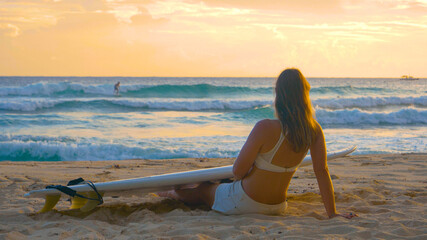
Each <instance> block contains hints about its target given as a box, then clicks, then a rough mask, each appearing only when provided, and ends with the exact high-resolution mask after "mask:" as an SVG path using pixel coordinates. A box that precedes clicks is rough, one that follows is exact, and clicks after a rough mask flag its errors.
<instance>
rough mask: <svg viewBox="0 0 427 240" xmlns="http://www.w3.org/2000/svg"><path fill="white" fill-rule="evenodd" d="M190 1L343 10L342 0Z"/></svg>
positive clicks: (316, 11) (312, 10) (293, 8)
mask: <svg viewBox="0 0 427 240" xmlns="http://www.w3.org/2000/svg"><path fill="white" fill-rule="evenodd" d="M188 2H193V3H197V2H203V3H205V4H207V5H210V6H217V7H234V8H247V9H263V10H276V11H290V12H292V11H297V12H307V13H315V14H316V13H317V14H324V13H334V12H341V10H342V8H341V1H340V0H188Z"/></svg>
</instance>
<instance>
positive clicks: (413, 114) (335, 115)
mask: <svg viewBox="0 0 427 240" xmlns="http://www.w3.org/2000/svg"><path fill="white" fill-rule="evenodd" d="M316 116H317V118H318V120H319V122H321V124H329V125H345V126H360V125H381V124H384V125H387V124H393V125H408V124H409V125H411V124H427V110H417V109H412V108H405V109H401V110H398V111H395V112H390V113H378V112H376V113H369V112H365V111H361V110H358V109H353V110H336V111H331V110H324V109H319V110H317V111H316Z"/></svg>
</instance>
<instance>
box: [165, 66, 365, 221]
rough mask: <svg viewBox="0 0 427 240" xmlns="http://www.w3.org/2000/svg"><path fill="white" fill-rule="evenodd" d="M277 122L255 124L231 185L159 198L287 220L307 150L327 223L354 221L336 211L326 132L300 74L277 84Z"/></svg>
mask: <svg viewBox="0 0 427 240" xmlns="http://www.w3.org/2000/svg"><path fill="white" fill-rule="evenodd" d="M275 91H276V99H275V102H274V106H275V110H276V117H277V119H264V120H261V121H259V122H258V123H257V124H255V126H254V128H253V129H252V132H251V133H250V134H249V136H248V138H247V140H246V142H245V144H244V145H243V147H242V149H241V150H240V153H239V156H238V157H237V159H236V160H235V162H234V165H233V174H234V179H235V181H234V182H232V183H222V184H217V183H210V182H205V183H202V184H200V185H199V186H198V187H197V188H193V189H179V190H173V191H168V192H161V193H159V195H160V196H163V197H170V198H174V199H178V200H181V201H184V202H186V203H188V204H206V205H208V206H210V207H211V208H212V209H213V210H215V211H218V212H221V213H224V214H246V213H262V214H270V215H283V214H284V212H285V209H286V206H287V202H286V192H287V190H288V187H289V184H290V181H291V179H292V176H293V175H294V173H295V171H296V170H297V168H298V166H299V165H300V163H301V162H302V160H303V159H304V157H305V155H306V154H307V152H308V150H310V154H311V157H312V162H313V169H314V173H315V174H316V178H317V182H318V184H319V189H320V193H321V195H322V200H323V203H324V206H325V209H326V213H327V215H328V217H329V218H333V217H336V216H341V217H345V218H352V217H355V216H357V215H356V214H352V213H346V214H340V213H338V212H337V210H336V207H335V196H334V188H333V185H332V181H331V177H330V174H329V170H328V165H327V159H326V144H325V137H324V134H323V130H322V128H321V126H320V124H319V123H318V122H317V121H316V120H315V119H314V109H313V107H312V105H311V101H310V97H309V91H310V84H309V83H308V81H307V80H306V79H305V77H304V76H303V75H302V73H301V72H300V71H299V70H298V69H293V68H292V69H286V70H284V71H283V72H282V73H281V74H280V75H279V77H278V78H277V81H276V86H275Z"/></svg>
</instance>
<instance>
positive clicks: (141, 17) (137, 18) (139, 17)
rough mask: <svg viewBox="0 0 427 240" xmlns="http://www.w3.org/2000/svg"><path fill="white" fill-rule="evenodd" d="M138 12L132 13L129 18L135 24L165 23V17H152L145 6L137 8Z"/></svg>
mask: <svg viewBox="0 0 427 240" xmlns="http://www.w3.org/2000/svg"><path fill="white" fill-rule="evenodd" d="M139 12H140V13H139V14H136V15H133V16H132V17H131V18H130V20H131V22H132V24H135V25H154V24H162V23H166V22H167V21H168V19H166V18H153V16H152V15H151V14H150V13H149V12H148V10H147V9H146V8H139Z"/></svg>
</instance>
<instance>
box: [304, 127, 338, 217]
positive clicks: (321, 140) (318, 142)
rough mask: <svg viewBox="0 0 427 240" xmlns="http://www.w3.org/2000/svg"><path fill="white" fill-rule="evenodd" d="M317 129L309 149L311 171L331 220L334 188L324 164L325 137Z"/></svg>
mask: <svg viewBox="0 0 427 240" xmlns="http://www.w3.org/2000/svg"><path fill="white" fill-rule="evenodd" d="M317 129H318V131H317V135H316V139H315V141H314V143H313V144H312V145H311V147H310V154H311V159H312V161H313V170H314V173H315V174H316V178H317V183H318V184H319V189H320V194H321V195H322V200H323V204H324V205H325V209H326V213H327V214H328V216H329V217H330V218H331V217H334V216H336V215H337V210H336V207H335V196H334V187H333V185H332V181H331V176H330V175H329V169H328V164H327V162H326V161H327V157H326V144H325V136H324V134H323V130H322V128H321V127H320V125H319V124H318V128H317Z"/></svg>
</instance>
